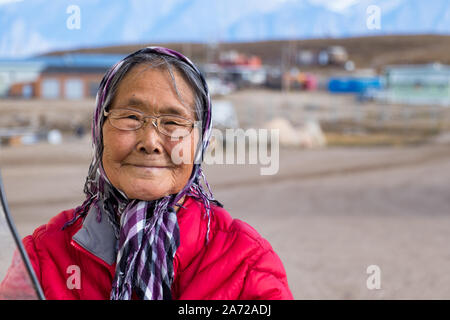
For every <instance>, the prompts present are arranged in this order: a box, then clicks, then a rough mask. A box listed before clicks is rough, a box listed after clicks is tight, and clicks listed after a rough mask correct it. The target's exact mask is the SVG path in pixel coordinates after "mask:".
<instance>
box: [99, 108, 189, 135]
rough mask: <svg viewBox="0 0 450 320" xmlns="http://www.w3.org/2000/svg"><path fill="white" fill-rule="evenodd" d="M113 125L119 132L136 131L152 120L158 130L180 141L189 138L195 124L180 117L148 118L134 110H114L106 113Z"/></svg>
mask: <svg viewBox="0 0 450 320" xmlns="http://www.w3.org/2000/svg"><path fill="white" fill-rule="evenodd" d="M103 114H104V115H105V117H108V119H109V122H110V123H111V125H112V126H113V127H114V128H116V129H119V130H125V131H135V130H138V129H140V128H142V127H143V126H144V125H145V124H146V123H147V121H148V120H147V119H149V118H150V119H151V122H152V124H153V126H154V127H155V128H156V130H157V131H158V132H159V133H161V134H163V135H165V136H169V137H172V138H176V139H180V138H184V137H186V136H188V135H189V134H190V133H191V131H192V129H193V128H194V126H195V125H194V122H193V121H191V120H189V119H185V118H183V117H180V116H172V115H162V116H157V117H155V116H146V115H144V114H143V113H142V112H140V111H137V110H133V109H114V110H111V111H109V112H108V111H104V113H103Z"/></svg>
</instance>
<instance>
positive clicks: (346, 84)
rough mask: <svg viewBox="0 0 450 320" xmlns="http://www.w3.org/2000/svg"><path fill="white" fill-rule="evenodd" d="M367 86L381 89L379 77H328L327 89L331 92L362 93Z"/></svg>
mask: <svg viewBox="0 0 450 320" xmlns="http://www.w3.org/2000/svg"><path fill="white" fill-rule="evenodd" d="M368 88H374V89H381V88H382V83H381V78H379V77H374V78H330V79H329V81H328V91H329V92H333V93H363V92H365V91H366V90H367V89H368Z"/></svg>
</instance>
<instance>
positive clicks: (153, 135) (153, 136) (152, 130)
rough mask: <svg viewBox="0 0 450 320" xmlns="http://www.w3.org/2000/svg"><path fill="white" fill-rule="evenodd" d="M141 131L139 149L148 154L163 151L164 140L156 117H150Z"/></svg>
mask: <svg viewBox="0 0 450 320" xmlns="http://www.w3.org/2000/svg"><path fill="white" fill-rule="evenodd" d="M139 131H140V134H139V143H138V150H139V151H141V152H145V153H148V154H151V153H162V152H163V147H162V141H161V137H160V134H159V132H158V129H157V125H156V120H155V119H149V120H148V121H147V122H146V123H145V124H144V126H143V127H142V128H141V129H139Z"/></svg>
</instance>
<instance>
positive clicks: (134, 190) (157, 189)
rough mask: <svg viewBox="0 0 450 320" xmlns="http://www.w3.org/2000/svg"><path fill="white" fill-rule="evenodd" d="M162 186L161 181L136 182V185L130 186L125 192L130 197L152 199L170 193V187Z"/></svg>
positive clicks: (144, 199)
mask: <svg viewBox="0 0 450 320" xmlns="http://www.w3.org/2000/svg"><path fill="white" fill-rule="evenodd" d="M161 187H162V186H161V183H159V184H155V183H145V184H139V183H136V184H135V185H133V186H130V188H126V189H125V190H124V192H125V194H126V195H127V197H128V198H129V199H138V200H143V201H152V200H156V199H160V198H162V197H165V196H167V195H169V194H170V192H169V190H168V189H166V188H161Z"/></svg>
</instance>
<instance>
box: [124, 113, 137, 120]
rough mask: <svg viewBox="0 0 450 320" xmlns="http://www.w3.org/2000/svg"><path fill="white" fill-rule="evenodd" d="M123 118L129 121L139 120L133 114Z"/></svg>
mask: <svg viewBox="0 0 450 320" xmlns="http://www.w3.org/2000/svg"><path fill="white" fill-rule="evenodd" d="M125 118H126V119H131V120H139V117H138V116H137V115H135V114H130V115H128V116H126V117H125Z"/></svg>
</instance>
